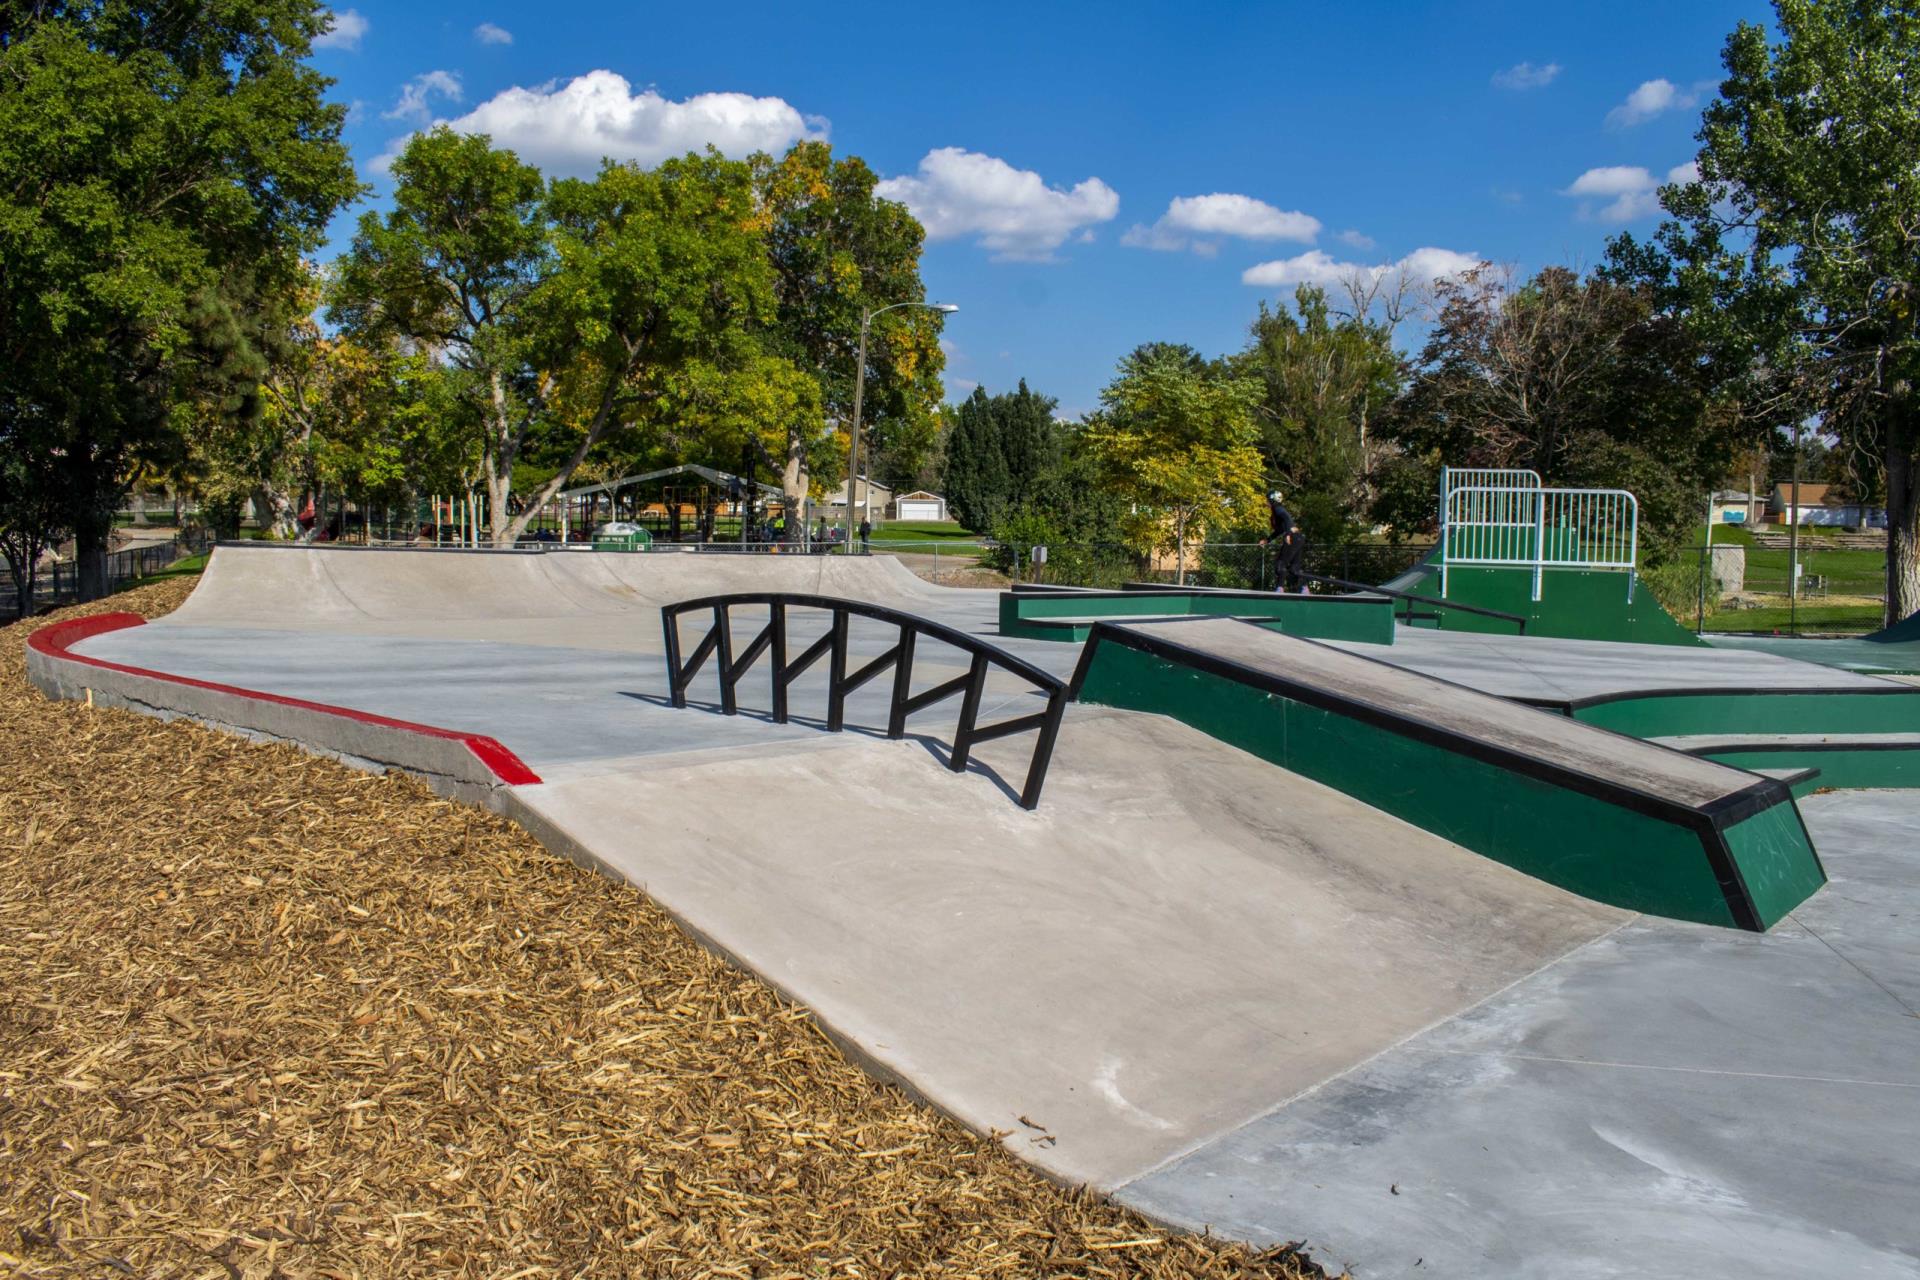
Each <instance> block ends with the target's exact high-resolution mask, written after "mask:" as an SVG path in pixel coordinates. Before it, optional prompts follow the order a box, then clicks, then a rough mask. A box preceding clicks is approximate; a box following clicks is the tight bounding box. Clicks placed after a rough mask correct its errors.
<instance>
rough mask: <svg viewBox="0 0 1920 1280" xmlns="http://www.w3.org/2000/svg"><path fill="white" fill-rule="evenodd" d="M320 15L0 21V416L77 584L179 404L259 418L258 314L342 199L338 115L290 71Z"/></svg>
mask: <svg viewBox="0 0 1920 1280" xmlns="http://www.w3.org/2000/svg"><path fill="white" fill-rule="evenodd" d="M325 21H326V10H325V9H324V8H323V7H321V6H320V5H318V4H316V3H314V2H313V0H226V2H225V3H222V4H219V5H193V6H187V7H184V8H183V7H181V6H178V5H171V4H164V5H163V4H158V3H137V2H133V0H128V2H126V3H114V4H67V5H62V4H57V3H55V4H44V5H31V6H27V5H9V6H7V7H6V9H5V11H4V13H0V83H4V85H5V89H4V91H0V172H5V173H9V174H13V175H16V177H17V178H18V180H17V181H10V182H9V183H7V184H6V186H5V188H4V190H0V279H4V280H5V281H6V288H5V289H4V290H0V413H6V414H8V415H9V417H10V419H11V421H10V422H9V424H8V425H7V427H6V428H5V431H6V436H7V439H8V442H9V445H10V447H12V448H14V449H18V450H21V451H23V452H25V453H27V454H30V455H31V456H32V458H33V459H34V461H33V463H32V464H31V465H32V469H33V471H34V472H35V473H36V474H37V475H38V476H39V477H40V479H39V481H37V483H50V484H51V485H52V486H53V488H54V490H55V492H56V493H57V495H58V504H59V509H60V512H61V517H62V523H63V524H64V525H65V526H66V527H67V529H68V530H69V531H70V532H71V533H72V534H73V536H74V538H75V541H76V544H77V550H78V559H79V562H80V573H81V588H82V592H83V594H86V595H88V596H92V595H97V594H98V593H100V592H101V591H103V590H104V589H105V553H106V550H107V542H108V538H109V535H110V532H111V528H112V519H113V512H114V510H115V509H116V508H117V507H118V506H119V504H120V501H121V500H122V498H123V497H124V496H125V494H126V491H127V487H128V485H129V483H130V482H131V479H132V476H133V475H134V473H135V471H136V469H137V468H138V467H140V466H141V465H143V464H144V465H147V466H151V467H153V468H155V469H158V470H164V469H166V468H167V467H169V466H170V465H172V464H175V463H177V462H178V460H179V456H180V454H181V453H182V430H181V429H182V427H183V425H186V424H184V423H183V421H182V417H183V415H182V410H183V408H184V407H186V406H189V405H193V406H196V407H198V408H199V409H200V410H201V411H204V412H220V413H233V414H239V415H248V414H252V413H256V412H258V409H259V398H258V396H257V394H253V392H252V390H251V385H250V384H252V383H254V382H257V378H258V376H259V374H260V372H261V371H262V368H263V363H262V361H261V360H260V358H259V357H258V355H257V352H250V350H249V348H251V347H253V346H254V344H255V343H256V341H257V338H258V333H259V323H258V313H259V312H260V311H261V309H262V307H263V302H264V301H265V300H270V299H273V298H276V297H280V296H284V295H285V294H286V293H288V292H290V291H291V290H292V289H293V288H294V287H295V285H296V283H297V281H298V279H299V274H300V268H299V259H300V256H301V255H302V254H304V253H308V252H311V251H312V250H313V249H315V248H317V247H318V245H319V244H320V242H321V239H322V237H323V234H324V230H325V227H326V224H327V221H328V219H329V218H330V217H331V216H332V215H333V213H334V212H335V211H336V210H337V209H339V208H340V207H341V205H343V204H344V203H345V202H347V201H348V200H350V199H352V198H353V197H354V196H355V194H356V193H357V191H358V186H357V184H356V183H355V181H354V177H353V169H352V166H351V164H350V163H349V160H348V157H347V152H346V149H345V148H344V147H343V146H342V145H341V144H340V140H339V135H340V128H341V125H342V123H343V121H344V119H345V115H346V110H345V108H344V107H341V106H338V105H333V104H329V103H327V102H326V101H325V100H324V94H325V91H326V88H327V86H328V84H329V83H330V82H329V81H327V80H326V79H325V78H324V77H322V76H320V75H318V74H317V73H315V72H314V71H312V70H311V69H310V68H308V67H306V66H305V65H303V63H302V59H303V58H305V57H306V55H307V53H308V51H309V49H310V46H311V42H312V39H313V37H314V36H315V35H316V34H317V33H318V32H319V31H320V30H321V28H322V26H323V25H324V23H325ZM196 425H197V424H196Z"/></svg>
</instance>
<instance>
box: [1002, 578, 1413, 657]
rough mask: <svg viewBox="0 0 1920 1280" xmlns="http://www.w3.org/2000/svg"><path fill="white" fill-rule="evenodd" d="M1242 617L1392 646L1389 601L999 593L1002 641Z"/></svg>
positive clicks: (1229, 594) (1231, 594) (1240, 594)
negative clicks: (1106, 624) (1107, 624)
mask: <svg viewBox="0 0 1920 1280" xmlns="http://www.w3.org/2000/svg"><path fill="white" fill-rule="evenodd" d="M1178 617H1215V618H1242V619H1245V620H1247V621H1250V622H1255V623H1258V624H1260V625H1262V626H1268V627H1271V628H1272V629H1273V630H1275V631H1280V632H1283V633H1285V634H1287V635H1292V636H1303V637H1308V638H1311V639H1315V640H1355V641H1359V642H1361V643H1363V644H1392V643H1393V600H1392V599H1391V598H1390V597H1387V596H1373V595H1345V596H1289V595H1281V594H1279V593H1278V592H1273V591H1183V590H1179V589H1174V590H1170V591H1084V590H1070V589H1059V590H1041V591H1034V590H1030V589H1029V590H1020V591H1003V592H1001V593H1000V634H1001V635H1003V636H1019V637H1024V638H1026V639H1030V640H1085V639H1087V638H1088V636H1089V635H1090V634H1091V632H1092V630H1093V627H1094V625H1095V624H1096V623H1098V622H1100V621H1102V620H1108V619H1113V620H1125V619H1133V620H1136V621H1137V620H1142V619H1155V618H1178Z"/></svg>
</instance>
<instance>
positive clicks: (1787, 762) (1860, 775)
mask: <svg viewBox="0 0 1920 1280" xmlns="http://www.w3.org/2000/svg"><path fill="white" fill-rule="evenodd" d="M1702 754H1703V755H1704V756H1705V757H1706V758H1707V759H1709V760H1718V761H1719V762H1720V763H1721V764H1730V765H1732V766H1733V767H1734V768H1736V769H1818V770H1819V771H1820V773H1819V776H1817V777H1815V778H1813V779H1812V780H1811V781H1809V782H1806V783H1803V784H1800V785H1798V786H1796V787H1794V789H1793V793H1794V794H1795V795H1797V796H1798V795H1805V794H1807V793H1808V792H1811V791H1819V790H1823V789H1827V788H1833V789H1851V788H1856V787H1858V788H1889V789H1891V788H1901V789H1905V788H1913V787H1920V747H1916V748H1907V749H1904V750H1902V749H1898V748H1893V749H1876V750H1872V751H1868V750H1851V751H1850V750H1847V749H1846V748H1839V749H1836V750H1831V751H1808V750H1805V749H1796V748H1793V747H1779V748H1769V749H1768V750H1765V751H1708V752H1703V753H1702Z"/></svg>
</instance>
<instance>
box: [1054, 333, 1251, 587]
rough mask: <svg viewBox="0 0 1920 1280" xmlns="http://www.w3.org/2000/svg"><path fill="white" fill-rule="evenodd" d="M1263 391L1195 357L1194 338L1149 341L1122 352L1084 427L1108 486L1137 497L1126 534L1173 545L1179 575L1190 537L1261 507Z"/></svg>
mask: <svg viewBox="0 0 1920 1280" xmlns="http://www.w3.org/2000/svg"><path fill="white" fill-rule="evenodd" d="M1259 395H1260V386H1259V384H1258V383H1257V382H1256V381H1254V380H1253V379H1252V378H1248V377H1244V376H1241V375H1239V374H1236V373H1234V372H1232V371H1231V370H1230V369H1227V368H1222V367H1217V366H1212V365H1208V364H1205V363H1204V362H1203V363H1201V364H1199V365H1198V367H1196V364H1195V361H1194V360H1193V359H1192V358H1191V350H1190V349H1188V348H1181V347H1172V346H1168V345H1165V344H1158V343H1156V344H1150V345H1149V346H1146V347H1142V348H1140V349H1139V350H1137V351H1135V352H1134V353H1133V354H1132V355H1131V356H1129V357H1127V359H1126V360H1124V361H1122V362H1121V365H1120V371H1119V375H1118V376H1117V377H1116V378H1115V379H1114V380H1113V381H1112V382H1111V383H1109V384H1108V385H1107V387H1106V389H1105V390H1103V391H1102V392H1101V393H1100V401H1101V411H1100V412H1099V413H1098V414H1096V415H1094V416H1093V417H1092V418H1090V419H1088V421H1087V423H1086V425H1085V426H1084V427H1083V428H1082V430H1081V432H1080V439H1079V443H1080V445H1081V447H1082V448H1084V449H1085V450H1086V451H1087V453H1088V454H1089V455H1090V457H1091V458H1093V459H1094V460H1095V462H1096V465H1097V466H1098V467H1099V470H1100V473H1101V475H1102V476H1103V477H1104V480H1105V483H1106V484H1107V486H1108V487H1109V488H1110V489H1111V490H1112V491H1114V492H1115V493H1117V494H1119V495H1120V496H1122V497H1123V498H1125V499H1126V500H1127V501H1128V502H1130V503H1132V504H1133V505H1134V510H1133V512H1132V514H1131V515H1130V517H1129V518H1128V520H1127V521H1126V522H1125V523H1124V524H1123V526H1122V527H1123V529H1124V530H1125V532H1126V534H1127V536H1128V538H1129V540H1130V541H1132V542H1133V543H1134V544H1135V545H1136V546H1138V547H1140V548H1141V549H1143V550H1151V549H1158V550H1166V551H1172V552H1173V553H1174V555H1175V561H1174V563H1175V567H1176V573H1177V575H1178V577H1179V580H1180V581H1181V582H1185V581H1186V571H1187V544H1188V542H1189V541H1190V540H1191V539H1192V538H1193V537H1195V536H1196V535H1199V534H1202V533H1203V532H1204V531H1205V530H1207V529H1210V528H1222V527H1226V526H1228V525H1231V524H1233V523H1235V522H1237V521H1247V520H1250V519H1252V518H1253V515H1254V513H1255V512H1257V511H1258V510H1259V506H1260V478H1261V473H1262V469H1263V464H1262V461H1261V458H1260V451H1259V450H1258V449H1257V448H1255V447H1254V441H1255V440H1256V439H1257V437H1258V434H1259V431H1258V427H1257V426H1256V424H1255V422H1254V416H1253V411H1254V405H1255V404H1256V403H1257V401H1258V399H1259Z"/></svg>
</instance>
